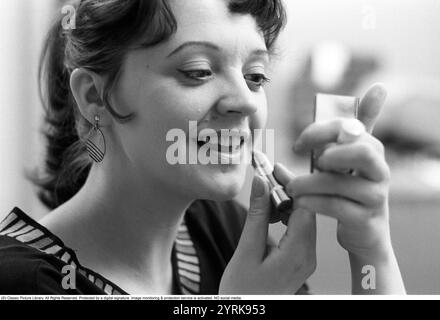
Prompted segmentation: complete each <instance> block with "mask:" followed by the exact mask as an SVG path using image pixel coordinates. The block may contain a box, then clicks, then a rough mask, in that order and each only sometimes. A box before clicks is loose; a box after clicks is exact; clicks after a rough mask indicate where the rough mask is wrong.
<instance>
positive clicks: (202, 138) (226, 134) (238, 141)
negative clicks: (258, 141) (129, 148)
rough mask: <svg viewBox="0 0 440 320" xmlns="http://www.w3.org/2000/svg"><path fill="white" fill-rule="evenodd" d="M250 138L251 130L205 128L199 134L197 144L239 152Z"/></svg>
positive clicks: (219, 149)
mask: <svg viewBox="0 0 440 320" xmlns="http://www.w3.org/2000/svg"><path fill="white" fill-rule="evenodd" d="M249 138H250V131H249V130H239V129H231V130H227V129H223V130H203V131H201V132H200V133H199V135H198V139H197V145H198V146H199V147H202V146H204V145H209V148H210V149H211V150H216V151H218V152H220V153H234V152H239V151H240V150H241V148H242V147H243V145H244V144H245V142H246V141H247V140H248V139H249Z"/></svg>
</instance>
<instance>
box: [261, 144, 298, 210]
mask: <svg viewBox="0 0 440 320" xmlns="http://www.w3.org/2000/svg"><path fill="white" fill-rule="evenodd" d="M252 166H253V167H254V168H255V170H256V172H257V173H258V175H260V176H261V177H263V178H265V179H266V181H267V182H268V183H269V187H270V198H271V200H272V203H273V205H274V206H275V208H276V209H277V210H278V211H279V212H285V211H288V210H291V209H292V206H293V200H292V198H291V197H289V196H288V195H287V193H286V191H284V187H283V186H282V185H281V184H280V183H278V181H277V180H276V179H275V176H274V175H273V170H274V168H273V166H272V164H271V163H270V161H269V159H267V157H266V155H265V154H264V153H262V152H259V151H257V150H254V152H253V156H252Z"/></svg>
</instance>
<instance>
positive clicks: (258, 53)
mask: <svg viewBox="0 0 440 320" xmlns="http://www.w3.org/2000/svg"><path fill="white" fill-rule="evenodd" d="M188 47H205V48H208V49H211V50H215V51H222V49H221V48H220V47H219V46H218V45H216V44H214V43H212V42H207V41H188V42H185V43H183V44H181V45H180V46H178V47H177V48H176V49H174V50H173V51H172V52H171V53H170V54H169V55H168V56H167V58H170V57H172V56H174V55H176V54H177V53H179V52H180V51H182V50H184V49H186V48H188ZM251 55H253V56H266V57H268V58H269V57H270V53H269V51H268V50H265V49H257V50H254V51H252V52H251Z"/></svg>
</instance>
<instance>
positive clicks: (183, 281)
mask: <svg viewBox="0 0 440 320" xmlns="http://www.w3.org/2000/svg"><path fill="white" fill-rule="evenodd" d="M0 236H4V237H8V238H12V239H15V240H17V241H19V242H20V243H23V244H25V245H26V246H29V247H32V248H34V249H37V250H39V251H40V252H42V253H45V254H47V255H50V256H53V257H56V258H57V259H59V260H60V261H62V263H63V264H64V265H70V266H71V267H73V268H74V270H76V271H77V272H78V273H79V274H81V275H82V276H84V277H85V278H87V279H88V280H89V281H90V282H91V283H93V284H94V285H95V286H96V287H98V288H99V289H100V290H102V291H103V293H105V294H108V295H125V294H127V293H126V292H125V291H124V290H123V289H121V288H120V287H118V286H117V285H116V284H114V283H112V282H111V281H110V280H108V279H106V278H104V277H103V276H101V275H100V274H98V273H96V272H94V271H92V270H90V269H88V268H86V267H84V266H82V265H81V263H80V262H79V261H78V258H77V257H76V255H75V252H74V251H73V250H72V249H70V248H68V247H66V246H65V245H64V243H63V242H62V240H61V239H59V238H58V237H57V236H55V235H54V234H52V233H51V232H50V231H49V230H47V229H46V228H45V227H43V226H42V225H40V224H39V223H37V222H36V221H35V220H33V219H32V218H30V217H29V216H27V215H26V214H25V213H24V212H23V211H21V210H20V209H19V208H17V207H16V208H14V209H13V210H12V211H11V212H10V213H9V214H8V215H7V216H6V218H5V219H4V220H3V221H2V222H1V223H0ZM0 258H1V256H0ZM172 262H173V269H174V278H175V281H176V280H177V285H178V288H177V290H178V291H179V292H178V293H181V294H188V295H193V294H198V293H199V292H200V281H201V277H200V266H199V258H198V255H197V252H196V249H195V247H194V243H193V241H192V239H191V236H190V233H189V231H188V228H187V226H186V224H185V221H183V223H182V225H181V226H180V227H179V229H178V235H177V238H176V241H175V245H174V249H173V257H172ZM176 270H177V272H176Z"/></svg>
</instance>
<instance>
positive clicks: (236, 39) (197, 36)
mask: <svg viewBox="0 0 440 320" xmlns="http://www.w3.org/2000/svg"><path fill="white" fill-rule="evenodd" d="M228 4H229V1H228V0H199V1H197V0H170V7H171V9H172V11H173V14H174V16H175V18H176V20H177V32H176V33H175V34H174V35H173V36H172V38H171V39H170V40H171V42H184V41H198V40H200V41H212V42H214V43H217V44H219V45H222V44H224V45H235V46H237V45H239V46H241V47H248V46H249V47H251V49H265V48H266V46H265V42H264V38H263V35H262V33H261V32H260V31H259V29H258V27H257V23H256V21H255V19H254V18H253V17H252V16H251V15H250V14H244V15H243V14H237V13H231V12H230V11H229V9H228Z"/></svg>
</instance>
